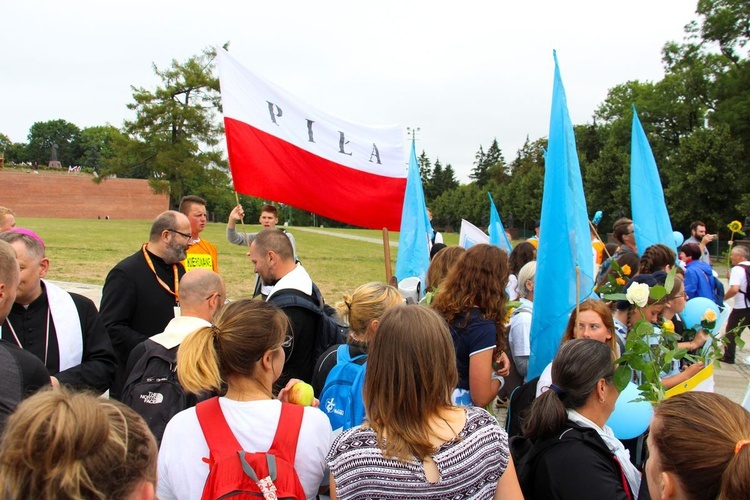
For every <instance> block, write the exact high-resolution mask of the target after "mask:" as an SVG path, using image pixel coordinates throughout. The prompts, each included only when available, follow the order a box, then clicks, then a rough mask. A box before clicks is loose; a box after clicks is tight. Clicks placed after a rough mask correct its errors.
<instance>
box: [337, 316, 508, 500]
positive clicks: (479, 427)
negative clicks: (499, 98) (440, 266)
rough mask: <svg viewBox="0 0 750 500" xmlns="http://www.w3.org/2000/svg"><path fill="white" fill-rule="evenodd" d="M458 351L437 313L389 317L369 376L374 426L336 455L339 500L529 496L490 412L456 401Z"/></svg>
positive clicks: (350, 434) (357, 431)
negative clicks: (522, 489)
mask: <svg viewBox="0 0 750 500" xmlns="http://www.w3.org/2000/svg"><path fill="white" fill-rule="evenodd" d="M457 379H458V374H457V371H456V363H455V355H454V353H453V345H452V341H451V337H450V333H449V330H448V326H447V325H446V323H445V321H443V320H442V318H440V316H439V315H438V314H436V313H435V312H434V311H432V310H430V309H428V308H424V307H417V306H404V305H401V306H397V307H393V308H391V309H388V310H387V311H386V312H385V313H384V314H383V316H382V318H381V321H380V326H379V328H378V334H377V335H376V336H375V339H374V340H373V342H372V346H371V348H370V356H369V360H368V367H367V374H366V375H365V385H364V399H365V408H366V410H367V421H366V423H365V424H363V425H362V426H360V427H355V428H352V429H349V430H347V431H344V432H343V433H342V434H341V435H340V436H339V437H338V438H337V439H336V441H334V443H333V446H332V447H331V451H330V453H329V455H328V465H329V467H330V471H331V483H330V484H331V498H340V499H348V498H391V499H401V498H404V499H406V498H408V499H419V498H468V497H471V498H479V499H486V498H493V497H495V498H521V496H520V494H521V492H520V489H519V487H518V481H517V479H516V475H515V469H514V467H513V461H512V460H511V459H510V457H509V455H508V438H507V435H506V434H505V431H503V429H502V428H501V427H500V426H499V425H498V423H497V421H496V420H495V419H494V417H492V415H490V414H489V413H487V412H486V411H485V410H483V409H481V408H476V407H468V408H464V407H458V406H454V405H453V404H452V403H451V392H452V391H453V388H454V387H455V386H456V381H457Z"/></svg>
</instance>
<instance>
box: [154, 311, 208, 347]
mask: <svg viewBox="0 0 750 500" xmlns="http://www.w3.org/2000/svg"><path fill="white" fill-rule="evenodd" d="M204 326H211V323H209V322H208V321H206V320H205V319H203V318H196V317H195V316H180V317H178V318H172V319H171V320H170V321H169V323H167V326H166V328H164V331H163V332H162V333H157V334H156V335H154V336H153V337H151V340H153V341H154V342H156V343H157V344H161V345H163V346H164V347H165V348H167V349H172V348H173V347H176V346H178V345H180V344H182V341H183V340H185V337H187V336H188V335H189V334H191V333H193V332H194V331H195V330H197V329H198V328H203V327H204Z"/></svg>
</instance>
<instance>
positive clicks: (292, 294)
mask: <svg viewBox="0 0 750 500" xmlns="http://www.w3.org/2000/svg"><path fill="white" fill-rule="evenodd" d="M268 302H270V303H272V304H273V305H275V306H276V307H278V308H279V309H284V308H285V307H302V308H304V309H307V310H308V311H313V312H314V313H316V314H318V315H319V317H320V321H319V322H318V335H317V336H316V338H315V349H314V352H313V359H318V358H320V356H322V355H323V353H324V352H326V351H327V350H328V348H329V347H331V346H334V345H338V344H343V343H344V342H345V339H346V337H347V335H348V332H349V327H348V326H344V325H340V324H339V323H338V322H337V321H336V318H335V311H334V310H333V308H332V307H331V306H328V305H326V304H325V303H324V302H323V296H322V294H321V293H320V290H319V289H318V287H317V286H316V285H315V284H314V283H313V296H312V297H311V296H309V295H307V294H306V293H304V292H301V291H299V290H294V289H291V288H290V289H284V290H279V291H278V292H276V293H274V294H273V295H271V297H270V298H269V299H268Z"/></svg>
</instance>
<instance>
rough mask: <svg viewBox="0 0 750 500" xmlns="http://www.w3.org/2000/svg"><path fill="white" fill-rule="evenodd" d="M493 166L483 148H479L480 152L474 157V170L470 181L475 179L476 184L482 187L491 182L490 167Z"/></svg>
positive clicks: (470, 175)
mask: <svg viewBox="0 0 750 500" xmlns="http://www.w3.org/2000/svg"><path fill="white" fill-rule="evenodd" d="M491 166H492V164H491V163H490V162H489V161H488V157H487V154H486V153H485V152H484V149H483V148H482V146H481V145H480V146H479V151H477V154H476V155H475V156H474V168H473V169H472V170H471V174H469V178H470V179H474V180H475V181H476V183H477V184H478V185H479V186H480V187H481V186H484V185H485V184H487V183H488V182H489V181H490V167H491Z"/></svg>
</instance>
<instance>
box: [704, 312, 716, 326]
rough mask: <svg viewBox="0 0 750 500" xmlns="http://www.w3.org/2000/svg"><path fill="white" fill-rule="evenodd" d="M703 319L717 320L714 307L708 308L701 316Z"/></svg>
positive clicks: (710, 321)
mask: <svg viewBox="0 0 750 500" xmlns="http://www.w3.org/2000/svg"><path fill="white" fill-rule="evenodd" d="M701 320H702V321H707V322H708V323H713V322H714V321H716V311H714V310H713V309H706V312H705V313H703V317H702V318H701Z"/></svg>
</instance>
